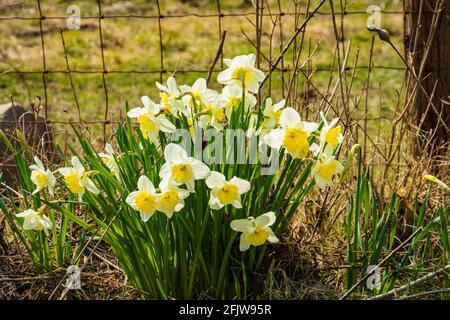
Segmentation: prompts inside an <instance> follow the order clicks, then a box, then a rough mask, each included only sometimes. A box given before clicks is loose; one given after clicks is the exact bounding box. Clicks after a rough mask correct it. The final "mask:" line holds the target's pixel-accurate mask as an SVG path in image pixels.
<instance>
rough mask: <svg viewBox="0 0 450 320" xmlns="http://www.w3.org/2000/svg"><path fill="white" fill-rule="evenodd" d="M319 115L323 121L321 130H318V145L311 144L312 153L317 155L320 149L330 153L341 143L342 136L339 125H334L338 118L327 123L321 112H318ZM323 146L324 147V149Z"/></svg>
mask: <svg viewBox="0 0 450 320" xmlns="http://www.w3.org/2000/svg"><path fill="white" fill-rule="evenodd" d="M320 117H321V118H322V121H323V127H322V130H320V139H319V141H320V142H319V145H316V144H314V145H313V146H312V150H313V151H314V154H315V155H316V156H317V155H318V154H319V153H320V152H321V151H322V150H324V151H325V152H326V153H327V154H332V153H333V151H334V150H335V149H336V148H337V146H338V145H340V144H341V142H342V140H343V139H344V136H343V135H342V133H341V131H342V129H341V126H336V124H337V123H338V121H339V118H334V119H333V120H331V122H330V123H328V121H327V119H326V118H325V116H324V114H323V112H320ZM324 148H325V149H324Z"/></svg>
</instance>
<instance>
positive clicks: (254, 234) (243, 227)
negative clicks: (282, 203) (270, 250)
mask: <svg viewBox="0 0 450 320" xmlns="http://www.w3.org/2000/svg"><path fill="white" fill-rule="evenodd" d="M275 220H276V217H275V213H274V212H272V211H271V212H267V213H264V214H262V215H260V216H259V217H257V218H256V219H255V218H253V217H248V218H247V219H238V220H233V221H231V229H233V230H234V231H238V232H242V235H241V240H240V243H239V250H241V251H246V250H248V249H249V248H250V246H255V247H257V246H261V245H263V244H264V243H266V241H268V242H270V243H277V242H278V241H279V240H278V238H277V237H276V236H275V235H274V233H273V231H272V229H271V228H270V226H271V225H273V224H274V223H275Z"/></svg>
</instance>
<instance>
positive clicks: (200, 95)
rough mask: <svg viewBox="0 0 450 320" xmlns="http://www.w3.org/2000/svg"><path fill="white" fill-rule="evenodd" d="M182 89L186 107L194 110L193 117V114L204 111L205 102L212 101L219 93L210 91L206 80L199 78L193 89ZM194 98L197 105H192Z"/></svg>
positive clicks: (181, 87) (184, 86)
mask: <svg viewBox="0 0 450 320" xmlns="http://www.w3.org/2000/svg"><path fill="white" fill-rule="evenodd" d="M180 89H181V92H182V93H183V103H184V104H185V106H186V107H187V108H188V109H192V108H194V110H193V111H191V115H192V113H196V112H201V111H202V109H203V105H204V103H205V100H206V101H211V100H213V99H214V97H215V96H217V95H218V93H217V91H214V90H211V89H208V87H207V85H206V80H205V79H204V78H198V79H197V80H195V82H194V84H193V85H192V87H190V86H187V85H181V86H180ZM192 98H194V100H195V105H194V104H193V103H192Z"/></svg>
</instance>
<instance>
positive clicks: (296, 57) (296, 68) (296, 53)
mask: <svg viewBox="0 0 450 320" xmlns="http://www.w3.org/2000/svg"><path fill="white" fill-rule="evenodd" d="M310 2H311V0H308V3H307V4H306V11H307V12H308V13H307V15H306V16H305V20H306V19H308V18H309V6H310ZM304 39H305V32H304V30H303V32H302V37H301V39H300V45H299V48H298V49H297V42H295V45H294V55H293V59H294V60H295V64H294V69H293V74H292V78H291V81H289V87H288V91H287V94H286V102H287V103H289V102H290V103H291V104H293V103H294V101H291V100H290V96H291V90H292V86H293V84H294V81H296V82H297V81H298V78H297V74H298V71H300V69H301V68H303V67H304V66H305V63H303V64H302V66H301V67H299V63H300V57H301V52H302V50H303V42H304ZM317 47H318V45H317V46H316V49H317ZM315 51H316V50H315V49H314V52H315ZM314 52H313V53H314ZM310 58H311V56H310V55H308V58H307V60H308V59H310ZM294 97H297V95H296V94H294Z"/></svg>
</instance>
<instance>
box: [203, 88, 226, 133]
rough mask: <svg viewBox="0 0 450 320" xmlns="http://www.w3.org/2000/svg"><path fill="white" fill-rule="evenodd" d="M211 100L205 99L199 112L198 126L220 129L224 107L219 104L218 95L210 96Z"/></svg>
mask: <svg viewBox="0 0 450 320" xmlns="http://www.w3.org/2000/svg"><path fill="white" fill-rule="evenodd" d="M210 99H211V101H205V107H204V108H203V110H202V112H201V113H200V117H199V127H200V128H202V129H206V128H208V127H209V126H212V127H213V128H215V129H217V130H222V129H223V125H224V121H225V108H224V107H223V106H222V105H221V102H220V95H217V96H216V97H211V98H210Z"/></svg>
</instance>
